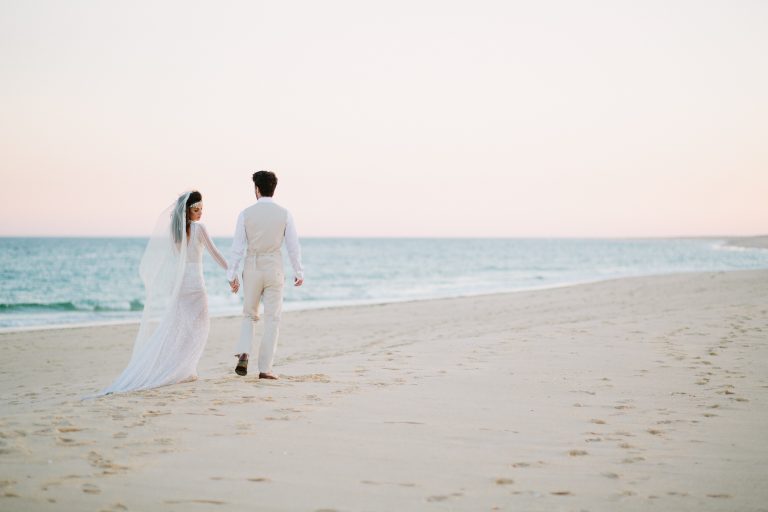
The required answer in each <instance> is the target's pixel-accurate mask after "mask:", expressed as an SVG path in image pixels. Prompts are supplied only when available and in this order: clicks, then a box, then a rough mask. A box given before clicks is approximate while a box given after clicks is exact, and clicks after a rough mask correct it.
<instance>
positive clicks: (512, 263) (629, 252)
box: [0, 238, 768, 330]
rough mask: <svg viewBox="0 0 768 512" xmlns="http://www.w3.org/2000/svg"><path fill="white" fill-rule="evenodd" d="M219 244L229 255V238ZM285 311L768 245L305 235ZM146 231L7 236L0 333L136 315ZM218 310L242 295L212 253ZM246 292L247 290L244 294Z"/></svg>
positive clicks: (586, 276) (609, 272)
mask: <svg viewBox="0 0 768 512" xmlns="http://www.w3.org/2000/svg"><path fill="white" fill-rule="evenodd" d="M214 241H215V243H216V244H217V246H218V247H219V248H220V250H222V252H223V253H224V254H225V255H228V252H229V247H230V245H231V239H226V238H216V239H215V240H214ZM301 244H302V256H303V263H304V271H305V279H306V280H305V283H304V286H302V287H300V288H295V287H293V286H290V285H291V282H290V276H291V270H290V264H289V263H288V259H287V257H286V258H285V266H286V275H287V276H288V281H287V282H286V288H285V309H286V310H291V309H306V308H317V307H326V306H338V305H354V304H369V303H382V302H396V301H405V300H415V299H431V298H442V297H458V296H466V295H476V294H485V293H497V292H511V291H517V290H531V289H537V288H545V287H553V286H564V285H570V284H577V283H583V282H591V281H599V280H604V279H611V278H618V277H627V276H642V275H656V274H667V273H673V272H690V271H724V270H736V269H755V268H768V250H763V249H740V248H732V247H729V246H726V245H725V244H724V243H723V241H722V240H713V239H610V240H604V239H435V238H423V239H413V238H403V239H397V238H370V239H363V238H306V239H302V241H301ZM145 245H146V239H142V238H0V328H2V329H6V330H7V329H14V328H23V327H35V326H46V325H61V324H91V323H103V322H116V321H133V320H138V319H139V318H140V316H141V310H142V307H143V296H144V290H143V287H142V283H141V280H140V278H139V275H138V268H139V261H140V260H141V255H142V253H143V251H144V246H145ZM204 268H205V280H206V287H207V290H208V300H209V308H210V313H211V315H212V316H222V315H231V314H238V313H239V312H240V311H241V308H242V299H241V296H236V295H233V294H231V293H230V292H229V285H228V284H227V281H226V277H225V273H224V271H223V270H222V269H220V268H219V267H218V266H217V265H216V264H215V263H214V262H213V260H212V259H211V258H210V256H208V255H207V254H206V255H205V257H204ZM241 294H242V291H241Z"/></svg>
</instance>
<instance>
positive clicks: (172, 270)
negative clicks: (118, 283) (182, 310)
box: [129, 192, 191, 366]
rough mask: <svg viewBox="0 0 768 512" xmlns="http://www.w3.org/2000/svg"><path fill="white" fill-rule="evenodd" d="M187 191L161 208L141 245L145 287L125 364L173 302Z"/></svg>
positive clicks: (181, 265)
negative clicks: (151, 229) (158, 215)
mask: <svg viewBox="0 0 768 512" xmlns="http://www.w3.org/2000/svg"><path fill="white" fill-rule="evenodd" d="M190 193H191V192H185V193H184V194H182V195H180V196H179V198H178V199H177V200H176V201H174V202H173V203H172V204H171V205H170V206H168V207H167V208H166V209H165V210H163V213H161V214H160V217H159V218H158V219H157V223H156V224H155V229H154V231H153V232H152V235H151V236H150V238H149V242H147V247H146V249H144V255H143V256H142V258H141V264H140V265H139V275H140V276H141V280H142V282H143V283H144V289H145V296H144V311H143V313H142V315H141V325H140V327H139V332H138V334H137V335H136V341H135V342H134V344H133V354H132V355H131V362H130V363H129V366H130V365H131V364H133V362H134V360H135V359H136V358H137V356H138V355H139V354H141V352H142V350H143V349H144V348H145V345H146V343H147V342H148V341H149V340H150V339H151V337H152V334H153V333H154V332H155V330H156V329H157V326H158V324H159V323H160V321H161V320H162V319H163V318H164V317H165V316H166V314H167V313H168V310H169V309H170V308H171V307H172V306H173V305H174V304H175V303H176V302H177V299H178V296H179V289H180V287H181V281H182V278H183V276H184V270H185V267H186V262H187V229H186V224H187V198H189V194H190Z"/></svg>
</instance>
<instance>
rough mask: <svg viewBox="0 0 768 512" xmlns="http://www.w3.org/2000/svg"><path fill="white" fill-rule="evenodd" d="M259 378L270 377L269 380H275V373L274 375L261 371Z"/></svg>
mask: <svg viewBox="0 0 768 512" xmlns="http://www.w3.org/2000/svg"><path fill="white" fill-rule="evenodd" d="M259 378H260V379H270V380H277V375H275V374H273V373H264V372H261V373H259Z"/></svg>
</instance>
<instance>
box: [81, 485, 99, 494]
mask: <svg viewBox="0 0 768 512" xmlns="http://www.w3.org/2000/svg"><path fill="white" fill-rule="evenodd" d="M81 489H82V490H83V492H84V493H86V494H101V489H99V488H98V486H96V485H93V484H83V486H82V487H81Z"/></svg>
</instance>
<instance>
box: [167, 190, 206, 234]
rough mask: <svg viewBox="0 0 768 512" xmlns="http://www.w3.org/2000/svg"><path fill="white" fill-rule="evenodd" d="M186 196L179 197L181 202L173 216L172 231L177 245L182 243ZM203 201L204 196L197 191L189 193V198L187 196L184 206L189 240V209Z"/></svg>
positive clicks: (178, 203) (177, 204)
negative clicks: (182, 221)
mask: <svg viewBox="0 0 768 512" xmlns="http://www.w3.org/2000/svg"><path fill="white" fill-rule="evenodd" d="M185 195H186V194H183V195H182V196H180V197H179V200H178V201H177V203H176V213H175V214H173V220H172V222H171V231H172V232H173V241H174V242H176V244H180V243H181V234H182V232H181V229H182V228H181V214H182V212H181V203H182V201H184V196H185ZM202 200H203V194H201V193H200V192H198V191H197V190H193V191H192V192H190V193H189V196H187V201H186V203H185V204H184V220H185V221H186V226H185V231H186V232H187V238H189V222H190V221H189V207H190V206H192V205H193V204H195V203H197V202H199V201H202Z"/></svg>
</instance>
